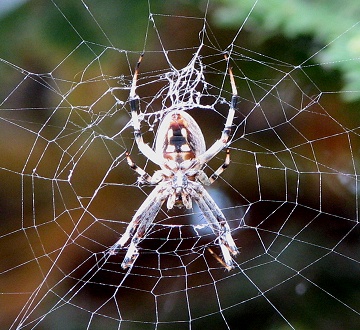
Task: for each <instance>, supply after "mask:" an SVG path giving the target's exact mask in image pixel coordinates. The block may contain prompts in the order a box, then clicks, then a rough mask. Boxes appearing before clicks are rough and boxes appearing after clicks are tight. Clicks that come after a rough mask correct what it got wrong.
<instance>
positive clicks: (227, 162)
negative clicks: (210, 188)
mask: <svg viewBox="0 0 360 330" xmlns="http://www.w3.org/2000/svg"><path fill="white" fill-rule="evenodd" d="M229 164H230V150H229V148H228V149H226V157H225V161H224V163H223V164H222V165H221V166H220V167H219V168H218V169H217V170H216V171H215V172H214V173H213V174H212V175H211V176H210V178H209V181H210V184H211V183H213V182H214V181H215V180H216V179H217V178H218V177H219V175H220V174H221V173H222V172H224V171H225V170H226V169H227V167H228V166H229Z"/></svg>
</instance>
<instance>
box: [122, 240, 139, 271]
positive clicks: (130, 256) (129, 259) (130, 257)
mask: <svg viewBox="0 0 360 330" xmlns="http://www.w3.org/2000/svg"><path fill="white" fill-rule="evenodd" d="M138 256H139V251H138V249H137V248H136V246H135V244H134V242H131V244H130V245H129V248H128V250H127V252H126V255H125V258H124V260H123V262H122V263H121V267H122V268H123V269H126V268H128V267H130V266H131V265H132V264H133V263H134V262H135V260H136V259H137V257H138Z"/></svg>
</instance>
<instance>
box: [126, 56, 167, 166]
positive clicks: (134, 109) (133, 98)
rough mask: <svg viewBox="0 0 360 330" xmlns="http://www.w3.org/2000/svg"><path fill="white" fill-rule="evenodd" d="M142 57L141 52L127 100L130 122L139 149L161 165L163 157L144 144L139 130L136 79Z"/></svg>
mask: <svg viewBox="0 0 360 330" xmlns="http://www.w3.org/2000/svg"><path fill="white" fill-rule="evenodd" d="M142 58H143V54H142V55H140V58H139V60H138V62H137V64H136V68H135V72H134V77H133V80H132V84H131V89H130V95H129V102H130V109H131V119H132V124H133V126H134V137H135V141H136V144H137V146H138V148H139V150H140V152H141V153H142V154H143V155H144V156H145V157H146V158H148V159H150V160H151V161H152V162H153V163H155V164H157V165H159V166H161V165H162V164H163V162H164V160H163V158H162V157H160V156H159V155H157V154H156V152H155V151H154V150H153V149H151V148H150V147H149V145H148V144H146V143H145V142H144V140H143V138H142V136H141V131H140V120H139V116H138V107H139V96H138V95H137V94H136V88H137V86H136V85H137V79H138V74H139V67H140V63H141V60H142Z"/></svg>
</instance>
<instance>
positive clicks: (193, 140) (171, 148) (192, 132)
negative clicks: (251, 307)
mask: <svg viewBox="0 0 360 330" xmlns="http://www.w3.org/2000/svg"><path fill="white" fill-rule="evenodd" d="M141 59H142V56H141V57H140V59H139V61H138V64H137V66H136V70H135V74H134V78H133V83H132V87H131V91H130V97H129V99H130V106H131V115H132V122H133V126H134V136H135V140H136V143H137V145H138V148H139V150H140V151H141V153H142V154H143V155H145V157H147V158H148V159H149V160H151V161H152V162H153V163H155V164H157V165H158V166H160V170H157V171H155V173H154V175H153V176H150V175H149V174H147V173H146V172H145V171H144V170H143V169H142V168H140V167H138V166H137V165H136V164H135V163H134V162H133V161H132V160H131V158H130V156H129V154H127V156H126V157H127V161H128V164H129V166H130V167H131V168H132V169H133V170H134V171H136V172H137V173H138V174H139V175H140V177H139V181H140V182H145V183H149V184H155V185H156V186H155V188H154V190H153V191H152V192H151V193H150V194H149V196H148V197H147V198H146V199H145V201H144V202H143V204H142V205H141V206H140V208H139V209H138V210H137V212H136V213H135V215H134V217H133V218H132V220H131V222H130V223H129V225H128V226H127V228H126V231H125V233H124V235H123V236H122V237H121V238H120V239H119V240H118V241H117V242H116V243H115V244H114V246H113V247H112V248H111V251H113V252H114V251H116V250H117V249H118V248H119V247H120V248H122V247H123V246H124V245H125V244H126V243H127V241H128V240H129V239H131V242H130V245H129V247H128V249H127V252H126V255H125V258H124V261H123V262H122V264H121V266H122V267H123V268H127V267H129V266H131V265H132V264H133V263H134V261H135V260H136V258H137V256H138V254H139V253H138V249H137V246H138V244H139V243H140V241H141V240H142V239H143V237H144V235H145V233H146V231H147V230H148V228H149V227H150V225H151V224H152V222H153V220H154V219H155V217H156V215H157V214H158V212H159V211H160V208H161V206H162V204H163V203H164V202H165V201H166V205H167V208H168V209H172V208H173V207H174V206H176V207H185V208H187V209H190V208H191V207H192V201H193V200H194V201H195V202H196V203H197V205H198V206H199V208H200V210H201V211H202V213H203V215H204V217H205V219H206V220H207V222H208V224H209V226H210V227H211V229H212V230H213V232H214V233H215V234H216V235H217V243H218V244H219V246H220V248H221V251H222V255H223V259H224V263H225V265H226V267H227V268H228V269H231V268H233V267H234V264H233V259H232V258H231V254H232V255H236V254H237V252H238V251H237V247H236V245H235V243H234V240H233V238H232V236H231V232H230V227H229V225H228V223H227V221H226V218H225V216H224V214H223V213H222V211H221V210H220V208H219V207H218V206H217V205H216V203H215V202H214V200H213V199H212V198H211V196H210V195H209V194H208V193H207V191H206V190H205V189H204V187H203V185H209V184H211V183H213V182H214V181H215V179H216V178H217V177H218V176H219V175H220V174H221V173H222V172H223V171H224V169H225V168H226V167H227V166H228V165H229V162H230V153H229V150H228V149H227V153H226V158H225V162H224V164H223V165H221V166H220V167H219V168H218V169H217V170H216V171H215V172H214V173H213V175H212V176H210V178H209V177H208V176H207V175H206V174H205V172H204V171H203V170H202V168H203V167H204V165H205V164H206V163H207V162H208V161H210V160H211V159H212V158H213V157H214V156H215V155H217V154H218V153H219V152H220V151H221V150H222V149H224V148H225V147H226V146H227V143H228V139H229V135H230V132H231V126H232V122H233V118H234V114H235V107H236V103H237V91H236V87H235V82H234V78H233V75H232V72H231V69H229V73H230V81H231V86H232V89H233V96H232V99H231V106H230V108H229V113H228V116H227V119H226V123H225V127H224V130H223V132H222V135H221V137H220V139H219V140H217V141H216V142H215V143H214V144H213V145H212V146H211V147H210V148H209V149H207V150H206V146H205V140H204V136H203V134H202V132H201V129H200V127H199V125H198V124H197V123H196V121H195V120H194V119H193V118H192V117H191V116H190V115H189V114H188V113H187V112H185V111H182V110H172V111H170V112H168V113H167V114H166V115H165V116H164V118H163V120H162V121H161V123H160V125H159V128H158V131H157V135H156V141H155V150H153V149H151V148H150V147H149V145H147V144H145V143H144V141H143V139H142V136H141V133H140V121H139V119H138V113H137V111H138V109H137V103H138V99H139V97H138V96H137V94H136V83H137V76H138V70H139V66H140V63H141Z"/></svg>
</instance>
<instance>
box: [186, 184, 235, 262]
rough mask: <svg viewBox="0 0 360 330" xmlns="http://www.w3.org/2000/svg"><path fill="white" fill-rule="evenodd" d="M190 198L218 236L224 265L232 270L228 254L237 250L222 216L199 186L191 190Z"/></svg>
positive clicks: (233, 253)
mask: <svg viewBox="0 0 360 330" xmlns="http://www.w3.org/2000/svg"><path fill="white" fill-rule="evenodd" d="M192 197H193V198H194V199H195V202H196V203H197V204H198V206H199V208H200V210H201V212H202V213H203V214H204V217H205V219H206V220H207V222H208V223H209V225H210V227H211V229H212V230H213V232H214V234H215V235H217V236H218V240H219V245H220V248H221V252H222V255H223V258H224V262H225V264H226V265H227V266H228V267H229V269H232V268H234V264H233V260H232V258H231V255H230V253H231V254H232V255H236V254H237V253H238V250H237V247H236V245H235V242H234V239H233V238H232V236H231V231H230V227H229V225H228V223H227V222H226V218H225V216H224V214H223V213H222V212H221V210H220V208H219V207H218V206H217V205H216V203H215V202H214V200H213V199H212V198H211V196H210V195H209V194H208V192H207V191H206V190H205V189H204V188H203V187H202V186H201V185H199V186H197V187H196V188H195V189H193V194H192Z"/></svg>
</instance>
